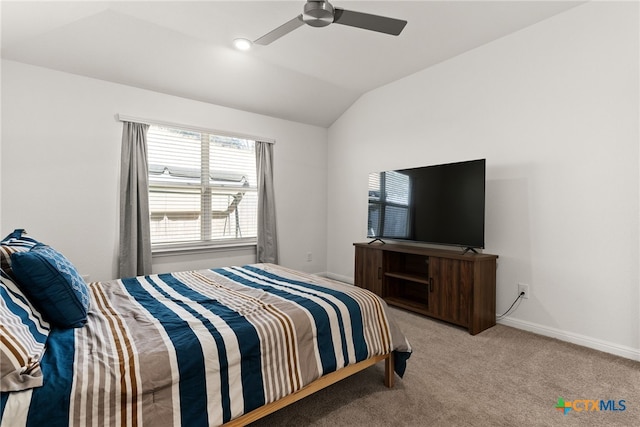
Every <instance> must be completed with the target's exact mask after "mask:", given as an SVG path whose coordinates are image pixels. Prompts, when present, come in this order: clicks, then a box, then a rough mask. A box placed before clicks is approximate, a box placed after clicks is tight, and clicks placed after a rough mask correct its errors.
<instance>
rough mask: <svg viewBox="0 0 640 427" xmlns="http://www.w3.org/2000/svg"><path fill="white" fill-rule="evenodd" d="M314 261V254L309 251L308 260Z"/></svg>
mask: <svg viewBox="0 0 640 427" xmlns="http://www.w3.org/2000/svg"><path fill="white" fill-rule="evenodd" d="M311 261H313V254H312V253H311V252H307V262H311Z"/></svg>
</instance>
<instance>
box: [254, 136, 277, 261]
mask: <svg viewBox="0 0 640 427" xmlns="http://www.w3.org/2000/svg"><path fill="white" fill-rule="evenodd" d="M256 165H257V175H258V262H270V263H273V264H277V263H278V242H277V236H276V205H275V197H274V190H273V144H272V143H269V142H261V141H256Z"/></svg>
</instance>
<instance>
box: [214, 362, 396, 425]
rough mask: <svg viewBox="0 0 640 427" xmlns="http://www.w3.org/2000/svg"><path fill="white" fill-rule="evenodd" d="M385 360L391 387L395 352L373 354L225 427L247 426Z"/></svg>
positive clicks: (386, 381)
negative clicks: (380, 354) (379, 354)
mask: <svg viewBox="0 0 640 427" xmlns="http://www.w3.org/2000/svg"><path fill="white" fill-rule="evenodd" d="M383 360H384V385H385V386H387V387H389V388H391V387H393V383H394V378H395V377H394V372H393V352H391V353H389V354H384V355H382V356H373V357H372V358H370V359H367V360H363V361H362V362H358V363H356V364H353V365H348V366H345V367H344V368H342V369H339V370H337V371H335V372H331V373H329V374H327V375H324V376H322V377H320V378H318V379H317V380H315V381H314V382H312V383H311V384H307V385H306V386H304V387H303V388H301V389H300V390H298V391H296V392H295V393H292V394H290V395H288V396H285V397H283V398H281V399H279V400H276V401H275V402H271V403H268V404H266V405H264V406H261V407H259V408H257V409H254V410H253V411H251V412H248V413H246V414H244V415H242V416H240V417H238V418H236V419H234V420H231V421H229V422H228V423H226V424H224V426H225V427H232V426H245V425H247V424H250V423H252V422H254V421H257V420H259V419H260V418H263V417H265V416H267V415H269V414H271V413H273V412H275V411H277V410H279V409H282V408H284V407H285V406H289V405H291V404H292V403H294V402H297V401H298V400H300V399H303V398H305V397H307V396H309V395H311V394H313V393H315V392H317V391H320V390H322V389H323V388H325V387H328V386H330V385H331V384H335V383H337V382H338V381H340V380H343V379H345V378H347V377H349V376H351V375H353V374H356V373H358V372H360V371H362V370H363V369H366V368H368V367H370V366H372V365H375V364H376V363H378V362H381V361H383Z"/></svg>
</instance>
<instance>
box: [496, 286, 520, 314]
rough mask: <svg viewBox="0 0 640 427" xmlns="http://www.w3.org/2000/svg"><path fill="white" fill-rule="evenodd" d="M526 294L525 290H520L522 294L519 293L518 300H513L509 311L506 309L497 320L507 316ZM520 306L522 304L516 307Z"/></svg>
mask: <svg viewBox="0 0 640 427" xmlns="http://www.w3.org/2000/svg"><path fill="white" fill-rule="evenodd" d="M523 296H524V292H520V294H519V295H518V297H517V298H516V300H515V301H514V302H513V304H511V307H509V309H508V310H507V311H505V312H504V313H503V314H500V315H499V316H496V319H497V320H500V319H502V318H503V317H507V315H508V314H510V313H509V312H510V311H511V309H512V308H513V306H514V305H516V303H517V302H518V301H520V300H522V297H523ZM518 307H520V304H518V305H517V306H516V309H517V308H518Z"/></svg>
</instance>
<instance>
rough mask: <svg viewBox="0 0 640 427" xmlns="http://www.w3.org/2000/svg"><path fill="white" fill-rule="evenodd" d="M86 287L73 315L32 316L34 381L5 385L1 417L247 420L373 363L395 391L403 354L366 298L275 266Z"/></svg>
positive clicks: (166, 422)
mask: <svg viewBox="0 0 640 427" xmlns="http://www.w3.org/2000/svg"><path fill="white" fill-rule="evenodd" d="M12 259H13V258H12ZM3 282H4V283H3V289H4V288H6V289H5V290H3V292H5V294H9V295H10V296H11V292H18V291H19V288H20V287H15V286H13V287H12V286H5V285H12V283H11V280H10V276H9V275H7V274H4V273H3ZM87 296H88V298H89V301H88V304H87V310H86V320H84V321H83V323H82V324H81V325H77V324H76V325H75V326H74V327H66V328H62V327H55V326H51V325H49V324H47V321H46V320H43V319H41V318H37V319H35V320H33V319H32V320H33V321H34V322H35V323H37V324H39V327H41V328H43V329H47V327H48V329H49V330H48V336H47V337H46V339H45V342H44V343H41V344H43V345H44V348H45V350H44V355H43V356H42V358H41V359H40V360H37V361H36V362H35V364H36V365H38V366H37V368H38V369H32V368H33V361H31V362H32V363H31V365H29V366H31V368H29V369H25V372H23V374H24V375H23V376H24V377H27V381H32V380H33V381H35V382H36V386H34V387H25V389H23V390H19V391H4V392H2V393H1V399H0V410H1V424H0V425H2V426H5V425H11V426H43V425H47V426H67V425H68V426H86V425H121V426H136V425H152V426H179V425H182V426H189V427H191V426H214V425H222V424H228V425H245V424H247V423H250V422H252V421H254V420H256V419H259V418H261V417H263V416H265V415H267V414H269V413H271V412H273V411H275V410H277V409H279V408H281V407H283V406H286V405H288V404H290V403H292V402H294V401H296V400H298V399H300V398H303V397H305V396H307V395H309V394H312V393H314V392H315V391H317V390H319V389H321V388H323V387H326V386H327V385H330V384H332V383H334V382H336V381H339V380H340V379H342V378H345V377H346V376H349V375H351V374H353V373H355V372H358V371H360V370H362V369H365V368H367V367H369V366H371V365H373V364H376V363H378V362H382V361H385V376H384V383H385V384H386V385H387V386H389V387H391V386H392V385H393V379H394V371H395V373H397V374H399V375H400V376H402V374H403V373H404V370H405V366H406V361H407V359H408V358H409V356H410V354H411V347H410V345H409V343H408V342H407V340H406V338H405V337H404V336H403V335H402V333H401V331H400V330H399V329H398V328H397V326H396V325H395V323H394V322H393V320H392V319H391V318H390V317H389V313H388V312H387V307H386V305H385V303H384V301H382V300H381V299H380V298H378V297H377V296H375V295H374V294H372V293H370V292H368V291H366V290H364V289H361V288H358V287H355V286H351V285H347V284H343V283H340V282H336V281H332V280H329V279H326V278H321V277H318V276H314V275H309V274H305V273H301V272H297V271H294V270H290V269H287V268H283V267H280V266H276V265H272V264H252V265H246V266H237V267H227V268H219V269H211V270H199V271H185V272H176V273H167V274H156V275H150V276H141V277H135V278H126V279H120V280H113V281H107V282H95V283H90V284H88V285H87ZM26 299H27V300H29V299H30V298H26ZM14 300H16V301H17V302H20V301H21V300H20V301H18V300H17V299H16V298H14ZM22 304H23V305H24V306H25V307H26V308H27V309H29V310H34V311H37V307H38V304H36V305H35V307H30V306H29V304H30V302H29V301H23V302H22ZM27 306H29V307H27ZM25 310H26V309H25ZM26 311H28V310H26ZM27 371H28V372H27ZM36 371H37V372H36ZM30 376H32V377H34V378H31V377H30ZM38 376H40V377H39V378H38ZM21 380H22V379H21ZM38 381H40V382H41V384H42V385H40V386H39V385H37V383H38ZM381 386H382V385H381ZM3 390H4V388H3Z"/></svg>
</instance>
